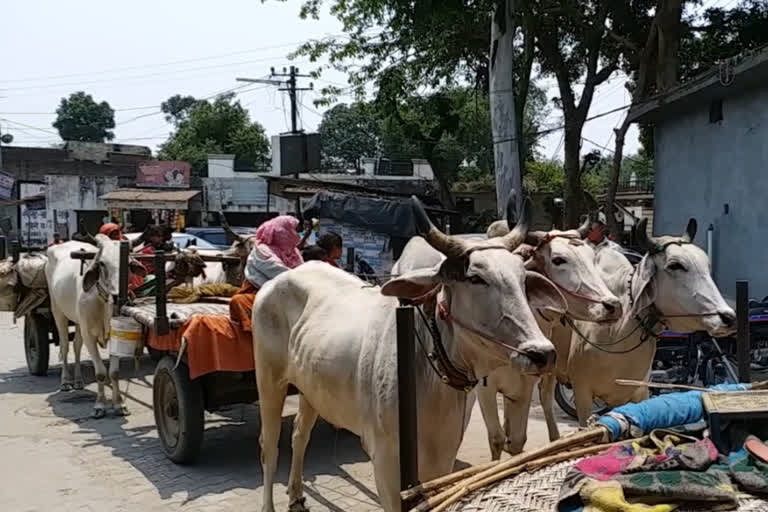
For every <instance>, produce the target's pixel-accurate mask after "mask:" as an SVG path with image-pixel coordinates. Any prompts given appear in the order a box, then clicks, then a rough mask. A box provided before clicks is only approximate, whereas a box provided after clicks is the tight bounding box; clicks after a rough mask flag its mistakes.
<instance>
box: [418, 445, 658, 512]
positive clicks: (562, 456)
mask: <svg viewBox="0 0 768 512" xmlns="http://www.w3.org/2000/svg"><path fill="white" fill-rule="evenodd" d="M645 437H646V438H647V437H648V436H645ZM635 441H638V442H640V441H642V439H630V440H625V441H619V442H617V443H604V444H598V445H595V446H587V447H586V448H580V449H578V450H571V451H567V452H564V453H558V454H554V455H550V456H548V457H544V458H542V459H538V460H532V461H530V462H527V463H524V464H520V465H519V466H515V467H513V468H509V469H507V470H506V471H502V472H500V473H497V474H495V475H493V476H490V477H488V478H486V479H484V480H481V481H479V482H475V483H473V484H471V485H467V486H465V487H462V488H461V489H460V490H459V491H458V492H457V493H456V494H454V495H453V496H451V497H450V498H448V499H447V500H446V501H444V502H443V503H441V504H440V505H438V506H436V507H435V508H433V509H432V512H442V511H444V510H446V509H447V508H448V507H450V506H451V505H453V504H454V503H456V502H457V501H459V500H461V499H462V498H463V497H464V496H466V495H467V494H469V493H471V492H474V491H476V490H478V489H482V488H483V487H486V486H488V485H490V484H494V483H496V482H498V481H499V480H503V479H504V478H507V477H510V476H512V475H515V474H517V473H522V472H524V471H536V470H538V469H540V468H542V467H544V466H550V465H552V464H558V463H560V462H564V461H566V460H571V459H576V458H579V457H585V456H587V455H593V454H595V453H600V452H602V451H604V450H607V449H609V448H611V447H613V446H619V445H623V444H627V443H631V442H635Z"/></svg>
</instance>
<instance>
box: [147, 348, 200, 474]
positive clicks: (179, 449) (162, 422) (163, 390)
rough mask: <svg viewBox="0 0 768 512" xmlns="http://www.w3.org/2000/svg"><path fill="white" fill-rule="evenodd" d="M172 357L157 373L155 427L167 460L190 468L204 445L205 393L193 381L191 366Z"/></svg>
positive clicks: (154, 385)
mask: <svg viewBox="0 0 768 512" xmlns="http://www.w3.org/2000/svg"><path fill="white" fill-rule="evenodd" d="M175 365H176V361H174V359H173V358H171V357H170V356H165V357H163V358H162V359H161V360H160V363H158V365H157V369H156V370H155V380H154V384H153V385H152V398H153V402H154V410H155V425H156V426H157V432H158V434H159V436H160V442H161V443H162V445H163V450H165V454H166V456H167V457H168V458H169V459H171V460H172V461H173V462H175V463H177V464H190V463H192V462H194V461H195V459H196V458H197V456H198V455H199V454H200V445H201V444H202V442H203V423H204V415H203V390H202V387H201V386H200V382H198V381H193V380H190V378H189V369H188V368H187V365H185V364H183V363H181V364H179V366H178V367H177V368H176V369H174V366H175Z"/></svg>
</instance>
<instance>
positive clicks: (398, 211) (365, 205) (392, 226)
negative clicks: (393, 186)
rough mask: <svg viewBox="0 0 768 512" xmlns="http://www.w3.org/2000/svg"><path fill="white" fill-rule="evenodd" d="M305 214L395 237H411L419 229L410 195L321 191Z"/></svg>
mask: <svg viewBox="0 0 768 512" xmlns="http://www.w3.org/2000/svg"><path fill="white" fill-rule="evenodd" d="M304 217H305V218H307V217H317V218H325V219H333V220H336V221H339V222H345V223H347V224H352V225H354V226H358V227H361V228H367V229H369V230H371V231H374V232H376V233H381V234H385V235H389V236H392V237H403V238H410V237H412V236H414V234H415V233H416V221H415V216H414V213H413V208H412V206H411V202H410V200H408V199H382V198H377V197H372V196H361V195H354V194H342V193H338V192H325V191H321V192H318V193H317V194H315V195H314V196H313V197H312V199H311V200H310V202H309V204H308V205H307V207H306V208H304Z"/></svg>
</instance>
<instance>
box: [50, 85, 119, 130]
mask: <svg viewBox="0 0 768 512" xmlns="http://www.w3.org/2000/svg"><path fill="white" fill-rule="evenodd" d="M53 127H54V128H56V129H57V130H58V131H59V136H60V137H61V138H62V139H64V140H76V141H83V142H104V141H105V140H112V139H114V138H115V134H114V133H113V132H112V131H111V129H112V128H114V127H115V111H114V110H112V107H110V106H109V103H107V102H106V101H102V102H101V103H96V101H94V99H93V97H92V96H91V95H90V94H85V93H84V92H82V91H80V92H76V93H73V94H71V95H70V96H69V98H62V99H61V103H60V104H59V108H57V109H56V121H54V123H53Z"/></svg>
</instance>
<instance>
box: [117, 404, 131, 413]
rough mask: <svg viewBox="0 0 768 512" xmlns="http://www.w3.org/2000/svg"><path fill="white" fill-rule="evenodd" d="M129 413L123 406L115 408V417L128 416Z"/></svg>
mask: <svg viewBox="0 0 768 512" xmlns="http://www.w3.org/2000/svg"><path fill="white" fill-rule="evenodd" d="M130 415H131V411H129V410H128V408H127V407H126V406H124V405H120V406H118V407H115V416H130Z"/></svg>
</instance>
